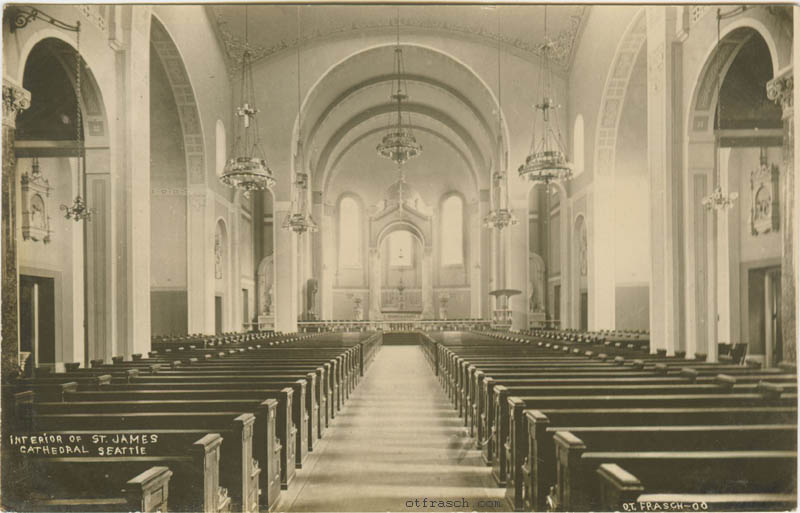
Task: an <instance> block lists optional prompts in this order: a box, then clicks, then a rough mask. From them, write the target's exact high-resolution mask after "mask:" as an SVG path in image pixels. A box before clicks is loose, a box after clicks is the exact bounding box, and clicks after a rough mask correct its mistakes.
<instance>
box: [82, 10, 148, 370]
mask: <svg viewBox="0 0 800 513" xmlns="http://www.w3.org/2000/svg"><path fill="white" fill-rule="evenodd" d="M118 11H121V9H119V10H118ZM117 14H119V12H118V13H117ZM151 19H152V12H151V8H150V7H149V6H131V16H130V18H129V23H130V30H126V31H123V32H122V34H121V35H120V36H121V37H122V38H123V40H124V44H118V45H115V46H113V48H115V49H117V52H116V60H117V63H118V69H119V68H121V69H124V70H125V77H124V82H125V87H124V93H122V94H119V95H118V98H117V112H122V113H124V115H123V116H120V117H119V125H122V126H120V127H119V128H120V129H119V131H118V134H119V135H118V139H119V142H118V144H117V147H118V149H119V150H118V151H119V153H122V154H124V159H121V160H122V162H121V163H120V164H121V167H122V169H121V170H120V171H121V172H120V173H116V174H117V175H118V178H114V181H115V182H117V185H116V186H115V187H114V188H115V189H117V193H116V194H117V196H121V197H120V198H119V199H120V201H121V202H122V203H123V204H124V205H125V209H124V210H122V211H120V210H121V209H114V210H115V213H114V215H115V217H116V219H115V223H114V224H115V226H116V227H117V228H118V229H119V237H118V239H119V238H120V237H122V236H124V241H121V240H118V244H119V246H118V247H120V250H119V252H120V253H121V254H120V255H119V258H118V264H117V266H118V273H117V280H116V281H117V283H118V286H117V290H116V294H115V295H116V300H117V304H118V308H117V309H116V312H115V314H116V324H117V344H116V347H115V348H114V355H122V356H124V357H125V358H126V359H130V358H131V355H132V354H134V353H140V354H145V355H146V354H147V352H148V351H149V350H150V336H151V328H150V99H149V98H150V20H151ZM112 155H113V154H112ZM90 206H91V203H90ZM120 243H121V244H120ZM123 263H124V267H123V266H122V264H123ZM90 304H91V303H90Z"/></svg>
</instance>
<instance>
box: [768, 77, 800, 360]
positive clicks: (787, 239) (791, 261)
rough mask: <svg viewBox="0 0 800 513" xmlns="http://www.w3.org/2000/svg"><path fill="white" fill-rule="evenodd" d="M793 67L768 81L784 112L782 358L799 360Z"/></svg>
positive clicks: (769, 94) (770, 92)
mask: <svg viewBox="0 0 800 513" xmlns="http://www.w3.org/2000/svg"><path fill="white" fill-rule="evenodd" d="M793 73H794V71H793V68H789V69H788V70H787V71H784V72H783V73H781V74H780V75H779V76H777V77H775V78H773V79H772V80H770V81H769V82H767V98H769V99H770V100H772V101H774V102H775V103H777V104H778V105H780V106H781V109H782V111H783V169H782V170H781V171H782V172H781V176H780V181H781V184H780V185H781V220H780V223H781V230H782V231H783V234H782V236H781V242H782V244H781V334H782V336H783V361H787V362H794V361H795V360H796V355H795V345H796V336H797V317H796V304H797V303H796V301H797V294H796V290H795V280H796V277H797V268H796V263H795V258H794V251H795V240H794V239H795V237H796V236H797V235H796V232H795V229H796V228H795V226H794V209H795V204H794V202H795V197H794V189H795V186H794V77H793Z"/></svg>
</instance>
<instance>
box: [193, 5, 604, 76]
mask: <svg viewBox="0 0 800 513" xmlns="http://www.w3.org/2000/svg"><path fill="white" fill-rule="evenodd" d="M494 9H496V7H492V6H479V5H447V6H444V5H439V6H436V5H406V6H402V7H400V8H399V17H400V27H401V31H402V29H403V28H413V29H422V30H430V31H437V32H441V33H445V34H448V35H450V36H452V37H461V38H472V39H478V40H483V41H485V42H486V44H489V45H492V46H495V45H496V44H497V40H498V39H499V40H500V41H502V43H503V44H504V45H506V46H507V49H510V50H515V51H517V52H518V53H519V54H521V55H526V54H527V55H529V56H531V57H536V56H538V55H540V50H541V46H542V44H543V43H544V41H545V33H544V16H545V8H544V6H542V5H503V6H500V7H499V22H500V27H501V30H500V33H499V34H498V31H497V22H498V20H497V17H496V16H495V12H494ZM588 9H589V8H588V7H587V6H582V5H551V6H548V7H547V12H546V14H547V32H548V39H550V40H551V41H553V43H554V51H553V58H554V61H555V62H556V65H557V67H558V68H560V69H561V70H564V71H566V70H568V69H569V67H570V65H571V64H572V56H573V53H574V50H575V47H576V46H577V39H578V36H579V34H580V28H581V24H582V22H583V20H584V18H585V17H586V15H587V13H588ZM208 10H209V14H210V17H211V19H212V20H213V23H214V25H215V29H216V31H217V35H218V37H219V40H220V42H221V45H222V46H223V49H224V53H225V55H226V58H227V59H228V63H229V66H230V67H231V68H235V67H236V63H237V62H238V61H239V59H241V54H242V48H243V43H244V29H245V11H246V14H247V20H248V23H247V27H248V42H249V46H250V47H251V48H252V50H253V54H254V58H255V60H259V59H264V58H269V57H270V56H272V55H274V54H277V53H280V52H281V51H283V50H287V49H291V48H293V47H294V46H295V45H296V44H297V41H298V37H297V31H296V26H297V25H296V18H297V9H296V7H295V6H293V5H291V6H289V5H274V4H271V5H270V4H260V5H259V4H250V5H249V6H247V8H246V9H245V6H244V5H241V4H239V5H235V4H230V5H211V6H208ZM397 15H398V10H397V7H395V6H388V5H315V6H304V7H301V17H302V34H301V36H300V39H301V41H302V42H303V43H307V42H309V41H312V40H318V39H324V38H328V37H348V36H350V37H358V34H359V33H362V32H365V31H376V30H380V31H386V30H392V31H394V30H395V28H396V26H397Z"/></svg>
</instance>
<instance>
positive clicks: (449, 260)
mask: <svg viewBox="0 0 800 513" xmlns="http://www.w3.org/2000/svg"><path fill="white" fill-rule="evenodd" d="M463 263H464V201H463V200H462V199H461V197H460V196H456V195H452V196H450V197H449V198H447V199H446V200H445V201H444V203H443V204H442V265H462V264H463Z"/></svg>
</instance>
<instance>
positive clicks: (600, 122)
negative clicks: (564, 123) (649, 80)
mask: <svg viewBox="0 0 800 513" xmlns="http://www.w3.org/2000/svg"><path fill="white" fill-rule="evenodd" d="M646 40H647V17H646V16H645V10H644V8H642V9H641V10H640V11H639V13H637V14H636V16H634V18H633V21H631V23H630V25H629V26H628V29H627V30H626V31H625V34H624V35H623V36H622V39H621V40H620V42H619V45H618V46H617V51H616V53H615V55H614V61H613V62H612V64H611V68H610V69H609V71H608V76H607V77H606V83H605V86H604V88H603V96H602V99H601V100H600V115H599V116H598V117H597V128H596V129H595V145H594V163H593V164H594V165H593V168H594V171H595V174H597V175H600V176H603V175H610V174H611V173H612V172H613V169H614V159H615V152H616V146H617V131H618V127H619V120H620V118H621V114H622V107H623V104H624V101H625V94H626V92H627V89H628V83H629V81H630V78H631V73H632V71H633V67H634V64H635V63H636V56H637V55H638V54H639V52H640V51H641V49H642V47H643V45H644V44H645V41H646Z"/></svg>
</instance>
